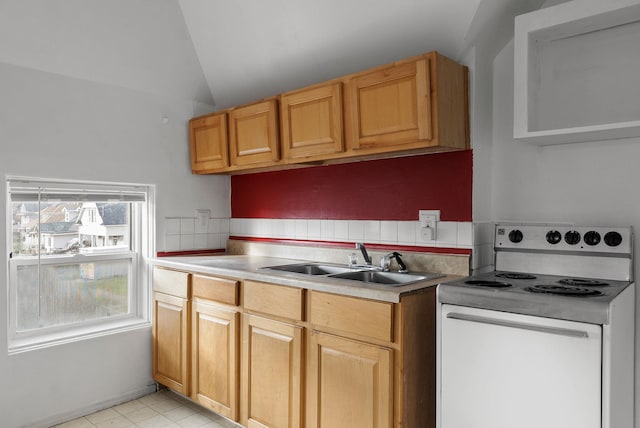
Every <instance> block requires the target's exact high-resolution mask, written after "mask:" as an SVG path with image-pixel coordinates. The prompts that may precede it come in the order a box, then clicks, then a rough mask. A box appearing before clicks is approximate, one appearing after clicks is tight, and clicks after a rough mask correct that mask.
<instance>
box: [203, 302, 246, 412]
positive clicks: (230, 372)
mask: <svg viewBox="0 0 640 428" xmlns="http://www.w3.org/2000/svg"><path fill="white" fill-rule="evenodd" d="M239 318H240V313H239V312H238V311H237V310H235V309H227V308H224V307H218V306H216V305H215V303H213V302H208V301H206V300H195V301H194V302H193V303H192V307H191V341H192V342H191V354H192V363H191V364H192V376H191V380H192V393H191V398H192V399H193V400H195V401H197V402H198V403H200V404H202V405H203V406H205V407H207V408H209V409H211V410H213V411H215V412H217V413H219V414H221V415H223V416H225V417H227V418H229V419H233V420H238V388H237V386H238V373H239V371H238V368H239V367H238V355H239V353H238V350H239V347H238V338H239Z"/></svg>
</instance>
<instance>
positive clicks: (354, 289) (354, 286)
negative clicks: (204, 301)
mask: <svg viewBox="0 0 640 428" xmlns="http://www.w3.org/2000/svg"><path fill="white" fill-rule="evenodd" d="M148 262H149V263H150V264H151V265H154V266H161V267H165V268H170V269H176V270H181V271H186V272H191V273H196V274H204V275H216V276H220V277H226V278H233V279H238V280H251V281H260V282H267V283H271V284H276V285H283V286H288V287H296V288H305V289H308V290H312V291H321V292H326V293H332V294H340V295H343V296H350V297H358V298H364V299H372V300H380V301H385V302H391V303H398V302H400V298H401V297H402V296H404V295H407V294H411V293H415V292H418V291H420V290H423V289H425V288H428V287H434V286H437V285H438V284H440V283H441V282H445V281H452V280H455V279H458V278H461V276H459V275H445V276H443V277H440V278H435V279H431V280H425V281H420V282H415V283H412V284H407V285H402V286H384V285H374V284H371V283H360V282H358V281H350V280H344V279H338V278H327V277H324V276H320V277H318V276H313V275H304V274H298V273H292V272H281V271H268V270H262V268H265V267H268V266H277V265H284V264H294V263H316V261H309V260H298V259H286V258H279V257H264V256H247V255H245V256H237V255H220V256H193V257H184V256H177V257H161V258H152V259H148ZM414 273H416V274H419V272H414Z"/></svg>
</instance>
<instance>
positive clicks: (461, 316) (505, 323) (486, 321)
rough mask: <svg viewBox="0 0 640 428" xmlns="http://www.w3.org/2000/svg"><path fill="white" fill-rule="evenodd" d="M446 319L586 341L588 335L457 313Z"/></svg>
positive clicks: (584, 332)
mask: <svg viewBox="0 0 640 428" xmlns="http://www.w3.org/2000/svg"><path fill="white" fill-rule="evenodd" d="M447 318H449V319H453V320H460V321H469V322H475V323H481V324H491V325H497V326H501V327H508V328H518V329H521V330H530V331H537V332H540V333H548V334H556V335H560V336H568V337H574V338H579V339H586V338H588V337H589V333H587V332H586V331H580V330H571V329H568V328H560V327H548V326H544V325H536V324H528V323H523V322H516V321H507V320H501V319H496V318H488V317H481V316H478V315H469V314H461V313H458V312H449V313H448V314H447Z"/></svg>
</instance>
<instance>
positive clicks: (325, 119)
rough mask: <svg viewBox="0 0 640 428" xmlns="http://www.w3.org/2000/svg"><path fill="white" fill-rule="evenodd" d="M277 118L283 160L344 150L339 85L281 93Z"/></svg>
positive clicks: (298, 159) (336, 83)
mask: <svg viewBox="0 0 640 428" xmlns="http://www.w3.org/2000/svg"><path fill="white" fill-rule="evenodd" d="M280 117H281V123H282V126H281V137H282V151H283V156H282V157H283V158H284V159H285V160H288V159H294V160H297V161H300V160H302V159H305V158H314V157H318V156H320V157H322V156H323V155H328V154H333V153H340V152H342V151H344V142H343V124H342V82H335V83H331V84H328V85H323V86H314V87H311V88H307V89H302V90H298V91H292V92H287V93H284V94H282V95H281V97H280Z"/></svg>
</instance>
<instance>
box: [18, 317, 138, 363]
mask: <svg viewBox="0 0 640 428" xmlns="http://www.w3.org/2000/svg"><path fill="white" fill-rule="evenodd" d="M147 328H151V322H150V321H149V320H147V319H143V318H128V319H126V320H119V321H113V322H109V323H103V324H100V325H99V326H96V325H92V326H85V327H78V328H75V329H67V330H65V331H64V332H58V333H51V334H46V335H45V334H43V335H38V336H34V337H29V338H21V339H13V340H11V339H10V340H9V347H8V355H14V354H19V353H22V352H28V351H35V350H38V349H43V348H49V347H53V346H59V345H64V344H67V343H73V342H79V341H83V340H88V339H95V338H98V337H103V336H108V335H111V334H118V333H124V332H127V331H133V330H142V329H147Z"/></svg>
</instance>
